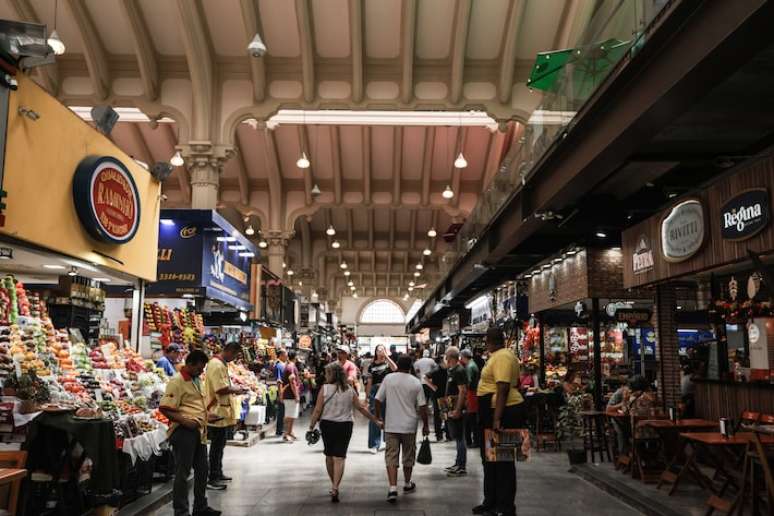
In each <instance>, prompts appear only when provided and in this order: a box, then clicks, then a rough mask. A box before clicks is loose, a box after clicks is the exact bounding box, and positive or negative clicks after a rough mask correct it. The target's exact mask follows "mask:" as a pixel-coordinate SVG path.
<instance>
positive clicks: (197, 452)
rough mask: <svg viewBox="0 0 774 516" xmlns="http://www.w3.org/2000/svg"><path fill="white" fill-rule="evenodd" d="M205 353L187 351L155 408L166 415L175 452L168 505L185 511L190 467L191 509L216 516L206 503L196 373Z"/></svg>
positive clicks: (202, 411)
mask: <svg viewBox="0 0 774 516" xmlns="http://www.w3.org/2000/svg"><path fill="white" fill-rule="evenodd" d="M206 365H207V355H206V354H205V353H204V352H203V351H200V350H194V351H191V352H190V353H189V354H188V356H187V357H186V358H185V365H183V366H182V367H181V368H180V372H179V373H177V374H176V375H175V376H173V377H172V379H171V380H169V382H168V383H167V388H166V391H165V392H164V397H163V398H161V403H160V405H159V410H160V411H161V413H162V414H164V415H165V416H166V417H167V418H169V421H170V425H169V432H168V435H169V443H170V445H171V446H172V453H173V454H174V456H175V483H174V486H173V487H172V500H173V501H172V506H173V508H174V511H175V514H188V513H189V511H188V474H189V473H190V472H191V468H192V467H193V470H194V511H193V514H196V515H208V516H217V515H219V514H220V512H219V511H216V510H215V509H212V508H210V507H208V506H207V444H206V443H207V406H206V404H205V401H204V390H203V389H202V385H201V382H200V380H199V377H200V376H201V374H202V372H203V371H204V367H205V366H206Z"/></svg>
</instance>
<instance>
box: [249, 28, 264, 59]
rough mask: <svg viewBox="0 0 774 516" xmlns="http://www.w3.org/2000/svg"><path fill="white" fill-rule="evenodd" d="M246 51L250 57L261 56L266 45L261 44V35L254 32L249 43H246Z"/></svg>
mask: <svg viewBox="0 0 774 516" xmlns="http://www.w3.org/2000/svg"><path fill="white" fill-rule="evenodd" d="M247 51H248V52H249V53H250V56H251V57H263V55H264V54H265V53H266V45H264V44H263V40H262V39H261V35H260V34H258V33H257V32H256V33H255V36H253V39H252V40H251V41H250V44H249V45H247Z"/></svg>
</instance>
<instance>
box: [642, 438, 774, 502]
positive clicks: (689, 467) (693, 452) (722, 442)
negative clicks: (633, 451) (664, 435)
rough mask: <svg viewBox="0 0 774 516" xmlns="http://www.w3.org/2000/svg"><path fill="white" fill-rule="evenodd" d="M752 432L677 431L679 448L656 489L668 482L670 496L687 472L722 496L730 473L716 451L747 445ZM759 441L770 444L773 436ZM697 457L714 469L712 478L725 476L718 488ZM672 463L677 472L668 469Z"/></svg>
mask: <svg viewBox="0 0 774 516" xmlns="http://www.w3.org/2000/svg"><path fill="white" fill-rule="evenodd" d="M754 435H755V434H753V433H752V432H740V433H737V434H735V435H733V436H730V437H726V436H724V435H723V434H721V433H719V432H683V433H680V442H681V446H680V448H681V449H682V450H683V451H682V452H681V453H678V454H676V455H675V458H674V460H673V461H672V463H671V464H669V466H667V470H666V471H665V472H664V473H663V474H662V477H661V479H660V480H659V482H658V484H657V485H656V488H657V489H658V488H659V487H661V484H663V483H665V482H672V488H671V489H670V490H669V495H670V496H671V495H672V494H674V493H675V491H676V490H677V487H678V485H679V484H680V481H681V480H682V479H683V478H685V477H686V476H687V475H691V476H693V478H694V479H695V480H696V482H697V483H698V484H699V486H700V487H702V488H703V489H705V490H707V491H710V492H711V493H713V494H718V495H722V494H723V492H725V490H726V488H727V487H728V486H729V485H731V484H733V483H734V480H733V475H732V474H731V473H729V471H728V470H727V468H726V465H725V464H724V461H723V458H722V457H721V456H719V453H718V452H719V451H720V450H722V449H723V448H739V447H743V446H747V445H748V444H749V443H750V442H751V441H752V438H753V436H754ZM761 441H762V442H763V443H764V444H774V436H761ZM699 456H701V457H702V458H703V459H705V460H707V461H708V462H709V463H710V464H711V466H712V467H714V468H715V470H716V473H715V477H716V478H719V477H722V478H725V481H724V482H723V485H722V487H721V488H720V489H716V488H715V486H714V484H713V481H712V479H710V478H709V477H707V476H706V475H705V474H704V473H702V471H701V470H700V469H699V465H698V462H697V460H698V458H699ZM683 457H684V458H685V462H684V463H683V464H682V465H679V464H677V462H678V461H679V460H680V459H681V458H683ZM675 466H676V467H677V468H678V471H677V473H674V472H673V471H672V468H673V467H675Z"/></svg>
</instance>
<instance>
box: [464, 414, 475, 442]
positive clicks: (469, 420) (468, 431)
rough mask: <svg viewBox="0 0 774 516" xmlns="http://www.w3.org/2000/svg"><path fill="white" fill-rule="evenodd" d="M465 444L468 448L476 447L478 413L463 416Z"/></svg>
mask: <svg viewBox="0 0 774 516" xmlns="http://www.w3.org/2000/svg"><path fill="white" fill-rule="evenodd" d="M465 442H466V443H467V445H468V447H469V448H476V447H478V412H468V413H467V414H465Z"/></svg>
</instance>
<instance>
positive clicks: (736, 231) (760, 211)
mask: <svg viewBox="0 0 774 516" xmlns="http://www.w3.org/2000/svg"><path fill="white" fill-rule="evenodd" d="M720 217H721V221H720V234H721V236H722V237H723V238H724V239H725V240H745V239H747V238H750V237H752V236H754V235H756V234H757V233H758V232H759V231H760V230H762V229H763V228H765V227H766V225H767V224H768V223H769V191H768V190H766V189H765V188H756V189H753V190H747V191H744V192H742V193H740V194H739V195H737V196H736V197H733V198H732V199H731V200H729V201H728V202H727V203H725V204H724V205H723V207H722V208H721V209H720Z"/></svg>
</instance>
